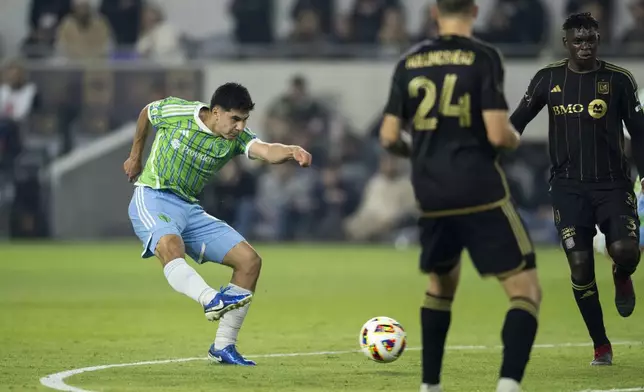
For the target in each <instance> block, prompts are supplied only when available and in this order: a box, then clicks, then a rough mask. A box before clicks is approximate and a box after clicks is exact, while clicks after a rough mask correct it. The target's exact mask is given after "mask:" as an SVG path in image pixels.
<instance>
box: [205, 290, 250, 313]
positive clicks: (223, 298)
mask: <svg viewBox="0 0 644 392" xmlns="http://www.w3.org/2000/svg"><path fill="white" fill-rule="evenodd" d="M228 290H230V287H222V288H221V289H220V290H219V292H218V293H217V295H215V298H213V299H212V301H210V302H209V303H208V304H207V305H206V306H204V307H203V311H204V313H205V314H206V318H207V319H208V321H217V320H219V319H220V318H221V316H223V315H224V314H225V313H227V312H229V311H231V310H233V309H237V308H241V307H242V306H244V305H246V304H247V303H249V302H250V301H251V300H252V299H253V294H251V293H248V294H238V295H234V294H226V292H227V291H228Z"/></svg>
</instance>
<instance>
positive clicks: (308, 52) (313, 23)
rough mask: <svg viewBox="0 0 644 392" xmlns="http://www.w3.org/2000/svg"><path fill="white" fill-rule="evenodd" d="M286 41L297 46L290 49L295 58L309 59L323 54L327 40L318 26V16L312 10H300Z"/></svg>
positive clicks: (316, 12) (315, 11)
mask: <svg viewBox="0 0 644 392" xmlns="http://www.w3.org/2000/svg"><path fill="white" fill-rule="evenodd" d="M288 41H289V42H290V43H292V44H297V45H299V46H295V47H293V48H292V49H293V50H294V53H293V55H295V56H297V57H311V56H319V55H321V54H323V51H324V50H325V48H327V47H328V46H327V42H328V41H327V39H326V36H325V34H324V32H323V31H322V28H321V26H320V15H319V13H318V11H317V10H315V9H313V8H305V9H302V10H300V12H299V13H298V14H297V18H296V19H295V25H294V26H293V31H291V34H290V35H289V37H288Z"/></svg>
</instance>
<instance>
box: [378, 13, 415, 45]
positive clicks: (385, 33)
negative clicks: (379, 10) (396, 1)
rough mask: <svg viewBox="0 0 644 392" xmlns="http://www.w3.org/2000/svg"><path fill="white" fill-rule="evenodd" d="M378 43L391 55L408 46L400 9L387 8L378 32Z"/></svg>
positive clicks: (403, 19) (403, 17)
mask: <svg viewBox="0 0 644 392" xmlns="http://www.w3.org/2000/svg"><path fill="white" fill-rule="evenodd" d="M378 43H379V44H380V45H381V46H383V47H384V48H385V49H388V50H391V51H392V52H393V54H398V53H400V51H401V49H403V48H405V47H407V46H408V45H409V37H407V31H406V30H405V16H404V15H403V13H402V10H401V9H400V8H388V9H387V10H385V12H384V14H383V20H382V26H381V27H380V31H379V32H378Z"/></svg>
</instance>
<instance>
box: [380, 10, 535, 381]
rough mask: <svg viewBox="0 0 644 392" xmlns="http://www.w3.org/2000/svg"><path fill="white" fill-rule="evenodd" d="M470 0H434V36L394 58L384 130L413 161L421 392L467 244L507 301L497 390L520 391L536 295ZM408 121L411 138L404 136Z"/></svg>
mask: <svg viewBox="0 0 644 392" xmlns="http://www.w3.org/2000/svg"><path fill="white" fill-rule="evenodd" d="M477 11H478V9H477V7H476V5H475V4H474V0H437V2H436V5H435V7H434V10H433V12H434V16H435V17H436V19H437V20H438V25H439V32H440V37H439V38H437V39H436V40H433V41H425V42H423V43H421V44H419V45H417V46H415V47H414V48H413V49H411V50H410V51H409V52H408V53H406V54H405V55H404V56H403V58H402V59H401V60H400V62H399V63H398V64H397V66H396V69H395V72H394V75H393V80H392V85H391V90H390V96H389V101H388V103H387V106H386V109H385V113H384V119H383V123H382V126H381V130H380V138H381V142H382V144H383V146H384V147H385V148H387V149H388V150H390V151H391V152H393V153H397V154H400V155H406V156H410V157H411V162H412V168H413V169H412V184H413V187H414V191H415V195H416V199H417V200H418V204H419V206H420V207H421V209H422V211H423V212H422V217H421V218H420V220H419V226H420V230H421V239H420V240H421V245H422V253H421V256H420V268H421V270H422V271H423V272H425V273H427V274H428V275H429V285H428V287H427V292H426V296H425V301H424V304H423V306H422V308H421V323H422V343H423V353H422V367H423V375H422V385H421V391H424V392H439V391H441V386H440V373H441V367H442V361H443V353H444V347H445V338H446V336H447V332H448V329H449V326H450V321H451V310H450V309H451V305H452V300H453V299H454V294H455V292H456V287H457V285H458V281H459V273H460V258H461V253H462V251H463V250H464V249H466V248H467V250H468V251H469V254H470V256H471V259H472V262H473V263H474V265H475V267H476V269H477V270H478V272H479V273H480V274H481V275H491V276H496V277H497V278H498V279H499V280H500V281H501V284H502V285H503V287H504V289H505V292H506V293H507V295H508V297H509V299H510V309H509V310H508V312H507V315H506V318H505V324H504V326H503V331H502V337H503V344H504V352H503V364H502V366H501V372H500V377H499V381H498V384H497V391H498V392H515V391H520V382H521V379H522V378H523V375H524V372H525V368H526V365H527V363H528V360H529V357H530V352H531V349H532V345H533V343H534V339H535V335H536V332H537V315H538V310H539V304H540V300H541V293H540V288H539V282H538V278H537V273H536V269H535V255H534V252H533V247H532V242H531V240H530V238H529V236H528V234H527V232H526V230H525V228H524V226H523V223H522V221H521V219H520V218H519V215H518V214H517V212H516V211H515V208H514V206H513V204H512V201H511V198H510V192H509V190H508V184H507V181H506V179H505V175H504V173H503V170H502V169H501V167H500V166H499V165H498V163H497V158H498V155H499V151H500V150H504V149H508V150H511V149H515V148H516V147H517V146H518V144H519V134H518V133H517V132H516V131H515V130H514V128H513V127H512V125H511V124H510V122H509V116H508V106H507V104H506V100H505V95H504V93H503V79H504V69H503V63H502V60H501V56H500V54H499V53H498V51H497V50H496V49H495V48H494V47H492V46H490V45H487V44H485V43H483V42H481V41H478V40H475V39H473V38H472V24H473V22H474V18H475V17H476V14H477ZM407 126H409V127H410V128H411V130H412V132H411V143H409V138H405V137H404V136H403V135H407V134H403V133H402V132H401V129H402V128H405V127H407Z"/></svg>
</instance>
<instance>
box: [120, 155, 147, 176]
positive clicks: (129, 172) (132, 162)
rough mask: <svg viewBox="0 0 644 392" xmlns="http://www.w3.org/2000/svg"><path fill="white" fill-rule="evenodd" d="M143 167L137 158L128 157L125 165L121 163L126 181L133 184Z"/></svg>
mask: <svg viewBox="0 0 644 392" xmlns="http://www.w3.org/2000/svg"><path fill="white" fill-rule="evenodd" d="M142 168H143V165H142V164H141V160H140V159H138V158H132V157H129V158H128V159H127V160H126V161H125V163H123V170H124V171H125V175H126V176H127V179H128V181H130V182H133V181H134V180H136V178H137V177H138V176H139V174H141V170H142Z"/></svg>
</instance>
